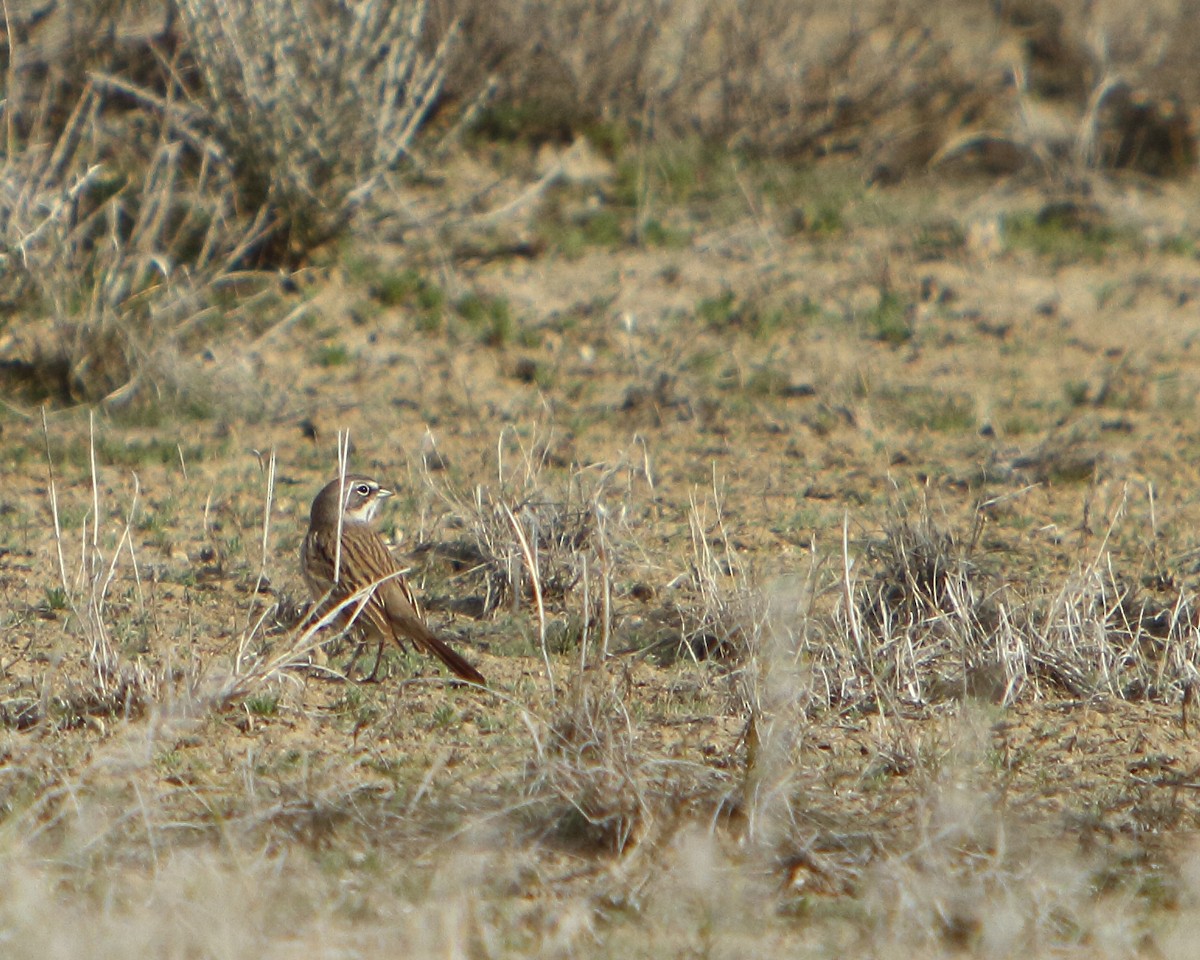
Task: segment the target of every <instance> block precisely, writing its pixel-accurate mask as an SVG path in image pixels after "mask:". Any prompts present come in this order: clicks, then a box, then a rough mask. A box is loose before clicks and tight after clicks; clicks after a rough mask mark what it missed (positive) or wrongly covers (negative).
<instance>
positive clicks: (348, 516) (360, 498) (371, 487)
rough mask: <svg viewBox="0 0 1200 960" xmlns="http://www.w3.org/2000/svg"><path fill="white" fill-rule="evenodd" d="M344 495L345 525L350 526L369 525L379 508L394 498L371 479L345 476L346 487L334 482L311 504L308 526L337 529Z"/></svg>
mask: <svg viewBox="0 0 1200 960" xmlns="http://www.w3.org/2000/svg"><path fill="white" fill-rule="evenodd" d="M339 492H342V498H341V502H342V504H343V508H342V525H343V526H345V525H346V524H348V523H370V522H371V520H372V519H374V517H375V514H376V513H377V512H378V511H379V505H380V504H381V503H383V501H384V500H386V499H387V498H388V497H390V496H391V495H392V491H391V490H387V489H385V488H384V487H381V486H380V485H379V483H378V482H377V481H375V480H372V479H371V478H370V477H364V476H362V475H361V474H357V473H348V474H346V481H345V485H343V484H342V480H341V478H335V479H333V480H331V481H330V482H329V483H327V484H325V486H324V488H322V490H321V492H320V493H318V494H317V496H316V499H315V500H313V502H312V513H311V514H309V523H310V524H312V525H313V526H319V525H323V524H331V525H333V526H336V525H337V522H338V493H339Z"/></svg>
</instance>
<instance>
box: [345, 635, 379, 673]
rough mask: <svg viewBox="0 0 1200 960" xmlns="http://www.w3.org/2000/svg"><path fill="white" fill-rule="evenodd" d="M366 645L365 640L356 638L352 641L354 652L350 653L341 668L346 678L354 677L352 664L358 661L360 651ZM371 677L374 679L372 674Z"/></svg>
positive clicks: (360, 654)
mask: <svg viewBox="0 0 1200 960" xmlns="http://www.w3.org/2000/svg"><path fill="white" fill-rule="evenodd" d="M366 646H367V641H366V640H356V641H355V642H354V652H353V653H352V654H350V659H349V660H347V661H346V666H345V667H343V668H342V673H344V674H345V675H346V679H347V680H353V679H354V665H355V664H356V663H358V658H359V657H360V656H362V652H363V650H364V649H365V648H366ZM371 679H372V680H373V679H374V675H372V677H371Z"/></svg>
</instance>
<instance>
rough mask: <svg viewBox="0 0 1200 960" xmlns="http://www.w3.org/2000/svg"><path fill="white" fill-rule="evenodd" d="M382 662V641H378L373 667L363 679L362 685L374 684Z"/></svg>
mask: <svg viewBox="0 0 1200 960" xmlns="http://www.w3.org/2000/svg"><path fill="white" fill-rule="evenodd" d="M382 662H383V641H382V640H380V641H379V646H378V647H376V648H375V666H373V667H372V668H371V672H370V674H369V675H368V676H366V677H364V678H363V683H374V682H375V680H376V679H377V678H378V674H379V664H380V663H382Z"/></svg>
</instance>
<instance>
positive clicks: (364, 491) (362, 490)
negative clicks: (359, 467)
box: [354, 483, 371, 497]
mask: <svg viewBox="0 0 1200 960" xmlns="http://www.w3.org/2000/svg"><path fill="white" fill-rule="evenodd" d="M354 492H355V493H357V494H358V495H359V496H360V497H365V496H367V495H368V494H369V493H370V492H371V488H370V487H369V486H367V485H366V484H365V483H360V484H359V485H358V486H357V487H355V488H354Z"/></svg>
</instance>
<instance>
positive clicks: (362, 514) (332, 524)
mask: <svg viewBox="0 0 1200 960" xmlns="http://www.w3.org/2000/svg"><path fill="white" fill-rule="evenodd" d="M391 495H392V491H391V490H388V489H386V488H385V487H382V486H381V485H380V484H379V483H378V481H376V480H372V479H371V478H370V477H366V476H362V475H360V474H349V475H347V476H345V477H344V478H343V477H337V478H335V479H334V480H332V481H330V482H329V483H327V484H326V485H325V486H324V487H323V488H322V489H321V492H320V493H318V494H317V495H316V497H315V498H314V499H313V502H312V510H311V512H310V513H309V520H308V532H307V533H306V534H305V536H304V541H303V543H301V545H300V572H301V574H302V575H303V577H304V582H305V583H306V584H307V586H308V589H309V592H310V593H311V594H312V596H313V599H314V600H315V601H316V602H317V603H318V604H322V605H323V609H324V610H329V609H332V608H334V607H336V606H337V605H338V604H342V603H346V601H347V600H348V598H350V597H352V596H354V595H355V594H356V593H358V591H360V590H363V589H364V588H367V587H371V586H372V585H374V588H373V589H372V590H371V591H370V594H369V596H368V598H367V600H366V601H365V602H363V601H362V597H359V598H358V599H356V600H351V601H349V602H348V603H346V606H345V608H344V610H343V612H342V614H341V615H340V618H339V619H340V621H341V623H342V626H344V627H345V626H348V627H350V628H351V629H353V630H354V632H355V633H357V634H358V635H359V636H360V637H361V638H362V639H363V640H364V641H377V642H378V644H379V649H378V651H377V654H376V657H375V669H374V670H372V671H371V676H370V678H369V679H374V678H375V674H376V672H377V671H378V669H379V660H380V658H381V657H382V655H383V645H384V643H386V642H387V641H388V640H394V641H396V643H397V644H399V645H400V646H401V647H403V646H404V641H405V640H407V641H408V642H409V643H411V644H412V646H413V647H414V648H415V649H416V650H418V651H420V652H422V653H426V654H432V655H433V656H435V657H437V658H438V659H439V660H441V661H442V663H444V664H445V665H446V667H447V668H448V669H449V670H450V672H451V673H453V674H454V675H455V676H456V677H458V678H459V679H461V680H466V681H467V682H468V683H474V684H478V685H479V686H486V685H487V681H486V680H484V678H483V674H481V673H480V672H479V671H478V670H476V669H475V668H474V667H473V666H471V664H470V663H468V662H467V660H466V659H465V658H464V657H463V656H462V655H460V654H459V653H456V652H455V651H454V650H452V649H451V648H450V647H449V646H447V644H446V642H445V641H444V640H442V639H441V638H439V637H438V636H437V634H435V633H434V632H433V630H431V629H430V628H429V625H428V624H427V623H426V622H425V617H424V615H423V614H422V613H421V608H420V605H419V604H418V603H417V598H416V597H415V596H414V595H413V592H412V589H411V588H410V587H409V585H408V581H407V580H405V579H404V575H403V573H402V572H401V570H400V567H399V565H398V564H397V563H396V560H395V558H394V557H393V556H392V554H391V551H390V550H388V548H387V544H385V543H384V542H383V538H382V537H381V536H380V535H379V534H378V533H377V532H376V531H375V529H374V528H373V527H372V526H371V521H372V520H373V519H374V518H375V514H376V513H378V512H379V507H380V505H381V504H382V503H383V501H384V500H386V499H387V498H388V497H390V496H391ZM339 515H340V518H341V556H340V558H339V557H338V556H337V554H338V524H339ZM335 567H336V571H337V578H336V580H335V578H334V572H335ZM363 596H367V594H363ZM347 620H349V623H347Z"/></svg>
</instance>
